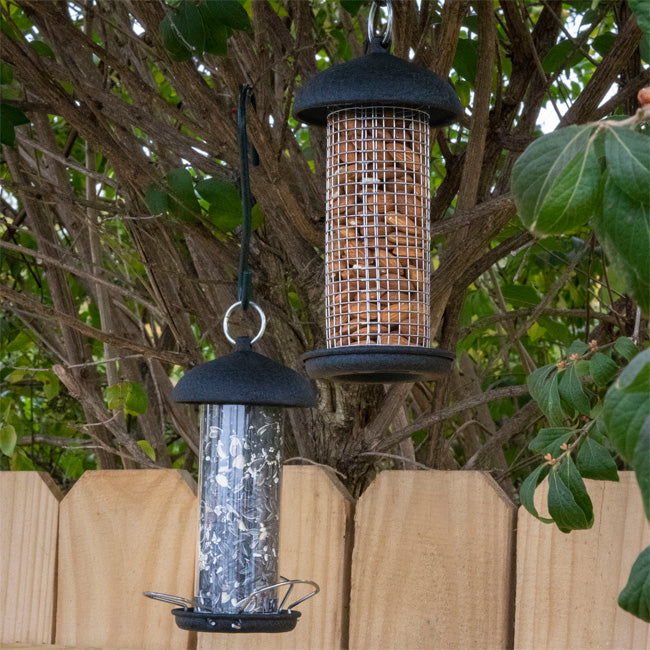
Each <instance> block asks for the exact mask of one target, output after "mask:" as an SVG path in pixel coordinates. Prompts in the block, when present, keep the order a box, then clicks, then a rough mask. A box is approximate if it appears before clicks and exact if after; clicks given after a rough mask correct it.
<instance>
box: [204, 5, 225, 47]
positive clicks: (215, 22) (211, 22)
mask: <svg viewBox="0 0 650 650" xmlns="http://www.w3.org/2000/svg"><path fill="white" fill-rule="evenodd" d="M199 11H200V12H201V17H202V18H203V27H204V29H205V46H204V50H205V51H206V52H208V53H209V54H216V55H217V56H225V55H226V54H228V35H229V34H228V28H227V27H226V25H225V24H224V23H222V22H221V21H220V20H219V19H215V17H214V16H213V15H212V13H211V12H210V10H209V8H208V6H207V4H206V3H205V2H201V3H200V4H199Z"/></svg>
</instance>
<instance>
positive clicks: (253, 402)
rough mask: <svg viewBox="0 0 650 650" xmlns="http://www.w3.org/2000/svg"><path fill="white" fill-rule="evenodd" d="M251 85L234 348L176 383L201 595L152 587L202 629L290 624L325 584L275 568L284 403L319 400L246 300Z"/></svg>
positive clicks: (181, 618) (190, 625) (179, 618)
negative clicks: (192, 451) (196, 411)
mask: <svg viewBox="0 0 650 650" xmlns="http://www.w3.org/2000/svg"><path fill="white" fill-rule="evenodd" d="M248 92H250V87H247V86H246V87H244V88H243V89H242V95H241V97H240V136H241V134H242V131H243V134H244V137H243V143H244V145H245V146H243V147H241V152H242V159H243V158H244V157H246V164H242V198H243V200H242V203H243V205H244V226H243V235H242V258H241V262H240V276H239V279H240V285H239V297H240V299H239V300H238V301H237V302H235V303H234V304H233V305H232V306H231V307H230V308H229V309H228V311H227V312H226V314H225V316H224V321H223V327H224V333H225V336H226V338H227V339H228V340H229V341H230V342H231V343H233V344H234V345H235V351H234V352H233V353H232V354H228V355H226V356H224V357H221V358H219V359H216V360H214V361H209V362H208V363H203V364H200V365H198V366H196V367H195V368H193V369H192V370H190V371H189V372H187V373H186V374H185V375H184V376H183V377H182V378H181V379H180V380H179V382H178V383H177V385H176V387H175V388H174V399H175V400H176V401H178V402H186V403H195V404H200V405H201V408H200V412H201V416H200V417H201V442H200V456H199V539H198V547H197V567H196V582H195V593H196V596H195V597H194V598H192V599H186V598H180V597H178V596H171V595H168V594H161V593H158V592H145V595H147V596H149V597H151V598H154V599H157V600H162V601H164V602H169V603H172V604H175V605H179V607H178V608H176V609H173V610H172V614H173V615H174V616H175V617H176V624H177V625H178V626H179V627H180V628H182V629H184V630H190V631H196V632H287V631H290V630H292V629H293V628H294V627H295V626H296V623H297V621H298V617H299V616H300V612H298V611H295V610H294V609H293V608H294V607H295V606H297V605H298V604H299V603H301V602H303V601H304V600H306V599H307V598H310V597H311V596H313V595H315V594H316V593H318V591H319V588H318V585H317V584H316V583H315V582H312V581H311V580H289V579H286V578H284V577H282V576H279V575H278V547H279V523H280V519H279V514H280V485H281V474H282V439H283V417H282V416H283V409H284V408H286V407H306V406H315V405H316V400H315V396H314V393H313V391H312V388H311V386H310V384H309V382H308V381H307V380H306V379H304V378H303V377H301V376H300V375H299V374H298V373H296V372H294V371H293V370H290V369H289V368H286V367H284V366H282V365H280V364H278V363H276V362H275V361H272V360H271V359H269V358H268V357H265V356H262V355H261V354H258V353H256V352H254V351H253V349H252V345H253V344H254V343H255V342H256V341H257V340H259V338H260V337H261V336H262V334H263V333H264V329H265V327H266V318H265V316H264V312H263V311H262V310H261V308H260V307H259V306H258V305H257V304H256V303H254V302H252V301H249V300H248V271H247V255H248V237H249V236H250V200H249V198H250V197H249V192H250V190H249V188H248V174H247V162H248V160H247V155H246V151H247V149H248V147H247V143H246V137H245V110H244V109H243V106H245V101H246V95H247V93H248ZM242 115H243V117H242ZM242 123H243V126H242ZM249 305H250V306H252V307H253V308H254V309H255V310H256V311H257V312H258V314H259V317H260V320H261V324H260V329H259V332H258V333H257V335H256V336H255V337H254V338H253V339H252V340H251V338H250V337H247V336H242V337H238V338H237V339H234V338H233V337H232V336H231V335H230V332H229V328H228V321H229V318H230V316H231V314H232V312H233V311H234V310H235V309H236V308H243V309H246V308H247V307H248V306H249ZM296 584H308V585H311V587H312V591H311V592H310V593H308V594H307V595H305V596H303V597H301V598H299V599H298V600H294V601H293V602H291V603H290V604H287V603H288V602H289V601H290V594H291V591H292V590H293V588H294V586H295V585H296ZM282 594H283V595H282Z"/></svg>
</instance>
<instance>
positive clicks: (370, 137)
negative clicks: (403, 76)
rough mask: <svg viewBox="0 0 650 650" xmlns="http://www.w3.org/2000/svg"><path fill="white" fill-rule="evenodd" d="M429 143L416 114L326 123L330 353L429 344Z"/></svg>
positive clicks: (345, 112) (332, 118) (364, 112)
mask: <svg viewBox="0 0 650 650" xmlns="http://www.w3.org/2000/svg"><path fill="white" fill-rule="evenodd" d="M429 134H430V129H429V115H428V113H426V112H425V111H421V110H417V109H412V108H404V107H393V106H369V107H358V108H346V109H341V110H338V111H334V112H332V113H331V114H330V115H329V116H328V120H327V154H328V155H327V219H326V224H327V225H326V276H325V278H326V279H325V301H326V307H325V309H326V332H327V347H328V348H337V347H341V346H351V345H402V346H418V347H421V346H428V345H429V342H430V323H429V311H430V310H429V275H430V269H431V255H430V251H429V219H428V214H429V203H430V198H429V197H430V179H429Z"/></svg>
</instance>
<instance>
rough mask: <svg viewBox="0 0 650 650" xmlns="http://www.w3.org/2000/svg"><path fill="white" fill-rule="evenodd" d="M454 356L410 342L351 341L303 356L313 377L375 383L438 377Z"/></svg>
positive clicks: (448, 367)
mask: <svg viewBox="0 0 650 650" xmlns="http://www.w3.org/2000/svg"><path fill="white" fill-rule="evenodd" d="M453 359H454V355H453V354H452V353H451V352H447V350H441V349H439V348H423V347H415V346H406V345H349V346H345V347H339V348H329V349H326V350H315V351H314V352H307V354H304V355H303V356H302V360H303V361H304V363H305V369H306V370H307V374H308V375H309V376H310V377H311V378H312V379H329V380H331V381H345V382H356V383H372V384H389V383H393V382H401V381H403V382H415V381H427V380H429V379H436V378H437V377H441V376H442V375H444V374H446V373H447V372H448V371H449V369H450V367H451V362H452V361H453Z"/></svg>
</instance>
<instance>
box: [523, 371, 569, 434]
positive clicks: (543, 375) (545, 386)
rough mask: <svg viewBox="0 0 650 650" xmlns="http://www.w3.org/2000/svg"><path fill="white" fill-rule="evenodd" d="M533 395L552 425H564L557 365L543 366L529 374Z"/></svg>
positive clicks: (529, 386) (530, 388)
mask: <svg viewBox="0 0 650 650" xmlns="http://www.w3.org/2000/svg"><path fill="white" fill-rule="evenodd" d="M526 383H527V384H528V389H529V390H530V395H531V397H532V398H533V399H534V400H535V401H536V402H537V404H538V406H539V408H540V410H541V411H542V413H544V415H545V416H546V417H547V419H548V421H549V424H550V425H551V426H561V425H562V405H561V402H560V393H559V390H558V376H557V368H556V367H555V365H553V364H550V365H548V366H542V367H541V368H538V369H537V370H535V371H534V372H531V373H530V375H528V379H527V382H526Z"/></svg>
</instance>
